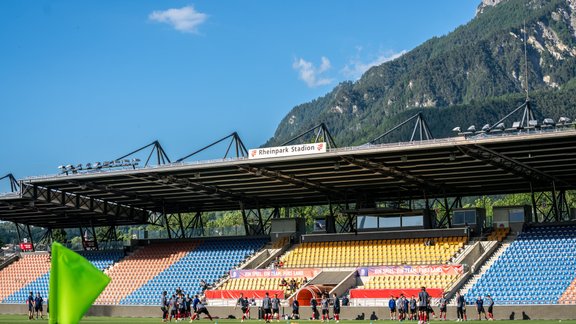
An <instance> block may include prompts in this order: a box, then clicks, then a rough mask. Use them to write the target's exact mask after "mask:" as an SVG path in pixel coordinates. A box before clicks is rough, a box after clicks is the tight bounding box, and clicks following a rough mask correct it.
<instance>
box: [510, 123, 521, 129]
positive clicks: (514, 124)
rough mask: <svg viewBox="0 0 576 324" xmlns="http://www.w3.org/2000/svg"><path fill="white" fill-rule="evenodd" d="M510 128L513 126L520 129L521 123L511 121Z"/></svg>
mask: <svg viewBox="0 0 576 324" xmlns="http://www.w3.org/2000/svg"><path fill="white" fill-rule="evenodd" d="M512 128H514V129H522V128H523V127H522V123H521V122H519V121H515V122H513V123H512Z"/></svg>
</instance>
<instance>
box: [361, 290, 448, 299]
mask: <svg viewBox="0 0 576 324" xmlns="http://www.w3.org/2000/svg"><path fill="white" fill-rule="evenodd" d="M426 291H427V292H428V295H430V297H432V298H440V297H442V293H444V289H442V288H426ZM419 292H420V288H414V289H350V298H390V296H394V297H398V296H400V294H404V296H407V297H411V296H418V293H419Z"/></svg>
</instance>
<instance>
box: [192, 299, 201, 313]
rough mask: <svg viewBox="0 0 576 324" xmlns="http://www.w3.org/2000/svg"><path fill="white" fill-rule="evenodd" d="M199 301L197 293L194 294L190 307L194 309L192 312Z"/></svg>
mask: <svg viewBox="0 0 576 324" xmlns="http://www.w3.org/2000/svg"><path fill="white" fill-rule="evenodd" d="M199 302H200V298H198V295H194V300H192V309H193V310H194V312H196V306H198V303H199Z"/></svg>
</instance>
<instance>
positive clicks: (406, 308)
mask: <svg viewBox="0 0 576 324" xmlns="http://www.w3.org/2000/svg"><path fill="white" fill-rule="evenodd" d="M403 302H404V318H402V320H406V319H407V318H408V313H409V312H410V301H409V300H408V298H407V297H406V296H403Z"/></svg>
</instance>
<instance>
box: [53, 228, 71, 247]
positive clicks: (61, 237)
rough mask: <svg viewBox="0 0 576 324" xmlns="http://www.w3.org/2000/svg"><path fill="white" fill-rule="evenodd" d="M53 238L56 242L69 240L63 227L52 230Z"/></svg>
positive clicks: (63, 242)
mask: <svg viewBox="0 0 576 324" xmlns="http://www.w3.org/2000/svg"><path fill="white" fill-rule="evenodd" d="M52 240H53V241H54V242H58V243H62V244H65V243H66V242H67V234H66V231H65V230H64V229H62V228H57V229H55V230H52Z"/></svg>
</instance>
